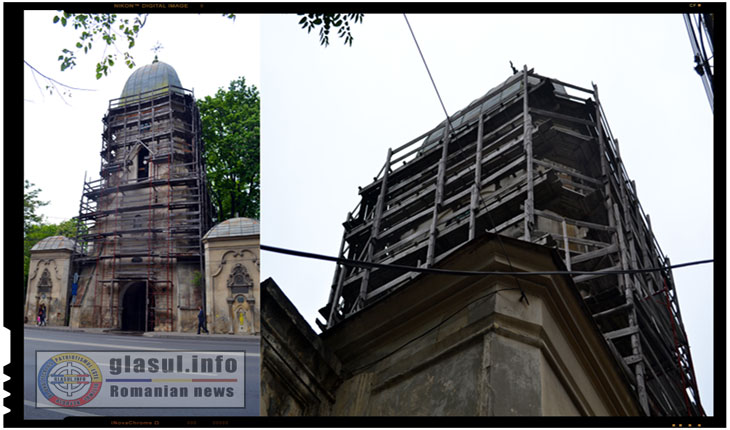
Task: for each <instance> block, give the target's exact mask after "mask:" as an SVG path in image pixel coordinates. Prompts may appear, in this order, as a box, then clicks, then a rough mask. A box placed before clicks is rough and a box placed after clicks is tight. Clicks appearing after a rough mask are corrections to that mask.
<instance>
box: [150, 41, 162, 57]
mask: <svg viewBox="0 0 730 430" xmlns="http://www.w3.org/2000/svg"><path fill="white" fill-rule="evenodd" d="M163 49H164V47H163V46H162V44H161V43H160V41H159V40H158V41H157V43H155V46H153V47H152V48H150V51H154V53H155V60H154V61H153V63H156V62H157V61H158V60H157V53H158V52H159V51H162V50H163Z"/></svg>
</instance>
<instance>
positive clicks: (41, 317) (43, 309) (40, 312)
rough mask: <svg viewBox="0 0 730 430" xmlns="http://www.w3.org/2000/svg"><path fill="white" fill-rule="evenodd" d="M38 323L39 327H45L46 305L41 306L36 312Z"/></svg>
mask: <svg viewBox="0 0 730 430" xmlns="http://www.w3.org/2000/svg"><path fill="white" fill-rule="evenodd" d="M38 317H39V320H38V323H39V325H41V326H44V325H46V305H44V304H41V308H40V309H39V310H38Z"/></svg>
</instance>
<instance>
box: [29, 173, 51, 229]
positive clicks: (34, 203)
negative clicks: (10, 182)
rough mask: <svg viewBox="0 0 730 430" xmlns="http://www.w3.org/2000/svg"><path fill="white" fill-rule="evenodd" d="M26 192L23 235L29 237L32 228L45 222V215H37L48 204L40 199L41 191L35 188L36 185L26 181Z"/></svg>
mask: <svg viewBox="0 0 730 430" xmlns="http://www.w3.org/2000/svg"><path fill="white" fill-rule="evenodd" d="M24 188H25V191H24V193H23V235H27V234H28V231H29V230H30V228H31V226H33V225H36V224H40V223H41V222H43V215H39V214H37V213H36V210H38V209H39V208H40V207H41V206H45V205H47V204H48V202H44V201H41V200H40V199H39V198H38V194H40V192H41V189H40V188H38V189H36V188H35V184H31V183H30V182H28V180H27V179H26V180H25V186H24Z"/></svg>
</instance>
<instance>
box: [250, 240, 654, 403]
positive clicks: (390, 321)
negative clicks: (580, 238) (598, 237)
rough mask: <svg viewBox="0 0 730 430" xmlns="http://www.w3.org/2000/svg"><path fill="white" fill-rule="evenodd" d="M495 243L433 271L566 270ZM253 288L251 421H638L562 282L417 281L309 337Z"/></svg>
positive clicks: (610, 361)
mask: <svg viewBox="0 0 730 430" xmlns="http://www.w3.org/2000/svg"><path fill="white" fill-rule="evenodd" d="M503 242H504V243H503V246H502V245H501V244H500V243H499V241H498V240H497V239H496V236H494V235H488V236H486V237H483V238H481V239H477V240H475V241H472V242H471V243H469V244H467V245H465V246H464V248H463V249H461V250H459V251H457V252H455V253H454V254H452V255H451V256H450V257H448V258H446V259H445V260H444V261H442V262H441V263H440V264H439V265H438V267H439V268H441V269H451V270H466V271H554V270H565V269H564V267H563V265H562V263H561V262H560V259H559V257H558V256H557V254H556V253H555V251H554V250H552V249H549V248H546V247H543V246H540V245H535V244H531V243H526V242H522V241H519V240H514V239H510V238H503ZM505 252H506V253H507V254H508V255H509V258H510V261H511V264H509V263H508V262H507V260H506V258H505V257H504V254H505ZM263 287H264V303H263V308H262V320H263V327H264V330H263V333H262V381H261V383H262V390H261V392H262V398H261V404H262V411H261V412H262V414H269V415H279V414H292V415H335V416H345V415H347V416H358V415H359V416H364V415H368V416H396V415H398V416H445V415H449V416H454V415H462V416H555V415H561V416H632V415H638V414H640V412H639V403H638V400H637V399H636V398H635V395H634V393H633V391H632V390H631V388H630V385H629V382H628V380H627V378H626V376H625V374H624V373H623V372H622V370H621V369H620V368H619V366H618V365H617V363H616V360H615V358H614V357H613V355H612V353H611V351H610V349H609V346H608V344H607V342H606V340H605V339H604V338H603V336H602V335H601V333H600V331H599V330H598V328H597V327H596V325H595V323H594V322H593V320H592V318H591V316H590V314H589V313H588V311H587V309H586V307H585V305H584V304H583V301H582V299H581V297H580V295H579V293H578V291H577V289H576V287H575V285H574V284H573V282H572V281H571V280H570V278H569V277H565V276H529V277H520V280H519V284H518V283H517V282H516V281H515V278H514V277H508V276H450V275H436V274H422V275H417V276H415V277H414V278H413V279H412V280H411V282H409V283H407V284H405V285H404V286H403V287H402V288H400V289H398V290H397V291H394V292H393V293H392V294H390V295H388V296H387V297H384V298H382V299H380V300H378V301H376V302H375V303H372V304H371V305H369V306H366V307H365V308H364V309H362V310H361V311H360V312H358V313H356V314H354V315H352V316H351V317H349V318H347V319H345V320H344V321H341V322H339V323H337V324H336V325H335V326H333V327H332V328H330V329H328V330H327V331H325V332H324V333H322V334H321V335H319V336H317V335H316V334H314V332H313V331H312V330H311V328H309V325H308V324H306V322H304V321H303V319H302V318H301V316H300V315H299V314H298V312H296V309H294V308H293V306H292V305H291V303H290V302H289V301H288V300H285V296H284V295H283V293H281V291H280V290H279V289H278V287H277V286H276V284H275V283H274V282H273V281H272V280H271V279H268V280H266V281H265V282H264V286H263ZM522 292H524V297H523V296H522ZM282 375H283V376H282ZM277 405H289V406H290V407H287V408H282V407H281V406H277Z"/></svg>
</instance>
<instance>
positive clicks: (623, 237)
mask: <svg viewBox="0 0 730 430" xmlns="http://www.w3.org/2000/svg"><path fill="white" fill-rule="evenodd" d="M343 225H344V227H345V231H344V234H343V238H342V242H341V245H340V253H339V258H346V259H350V260H357V261H366V262H372V263H380V264H384V265H389V264H390V265H400V266H411V267H426V268H427V267H434V266H437V265H438V264H439V262H441V261H443V260H444V259H446V258H447V257H448V256H449V255H451V254H453V253H454V252H456V251H458V250H459V249H461V248H462V247H463V246H464V245H465V244H466V243H467V242H469V241H471V240H473V239H474V238H475V237H478V236H479V235H480V234H484V233H485V232H489V233H497V234H499V235H504V236H509V237H513V238H518V239H522V240H525V241H529V242H533V243H538V244H542V245H545V246H550V247H554V248H557V249H558V250H559V252H560V253H561V255H562V256H563V260H564V263H565V266H566V267H567V268H568V270H571V269H572V270H575V271H590V272H592V273H591V274H580V275H573V276H572V278H573V282H574V284H575V285H576V287H577V288H578V290H579V291H580V293H581V295H582V297H583V300H584V301H585V303H586V304H587V305H588V307H589V308H590V310H591V313H592V314H593V317H594V319H595V321H596V323H597V325H598V327H599V328H600V329H601V331H602V333H603V335H604V337H605V339H606V340H607V344H608V346H609V348H610V349H611V350H612V352H613V354H614V356H615V358H616V360H617V361H618V362H619V363H620V366H621V367H622V369H624V371H625V373H626V375H627V378H628V380H629V381H631V384H632V385H633V389H634V390H635V392H636V396H637V399H638V401H639V404H640V405H641V406H642V408H643V411H644V413H645V414H646V415H662V416H664V415H669V416H677V415H684V416H702V415H704V411H703V409H702V405H701V402H700V398H699V391H698V389H697V381H696V378H695V373H694V369H693V366H692V359H691V354H690V349H689V341H688V339H687V335H686V333H685V330H684V326H683V324H682V318H681V314H680V312H679V303H678V298H677V292H676V289H675V286H674V281H673V278H672V273H671V270H670V269H669V268H668V267H669V266H670V264H669V259H668V258H667V257H666V256H665V254H664V253H663V252H662V250H661V248H660V247H659V243H658V242H657V240H656V238H655V237H654V234H653V232H652V229H651V222H650V218H649V216H648V215H647V214H645V213H644V210H643V208H642V207H641V204H640V203H639V200H638V197H637V191H636V184H635V183H634V182H633V181H632V180H631V179H630V178H629V176H628V173H627V172H626V168H625V167H624V164H623V162H622V161H621V156H620V152H619V144H618V139H616V138H615V137H614V135H613V133H612V132H611V129H610V127H609V125H608V121H607V120H606V114H605V112H604V109H603V107H602V106H601V103H600V101H599V98H598V88H597V87H596V86H595V85H594V86H593V88H592V89H588V88H582V87H579V86H576V85H572V84H569V83H565V82H561V81H559V80H557V79H551V78H548V77H545V76H540V75H538V74H536V73H534V71H533V70H529V71H528V70H527V68H525V69H524V70H523V71H522V72H518V73H516V74H515V75H513V76H511V77H510V78H509V79H507V80H506V81H504V82H503V83H502V84H501V85H499V86H498V87H496V88H494V89H492V90H491V91H489V92H488V93H487V94H486V95H484V96H483V97H481V98H479V99H477V100H475V101H473V102H472V103H471V104H469V106H467V107H466V108H464V109H463V110H461V111H459V112H457V113H455V114H454V115H452V116H450V117H449V118H448V119H447V120H445V121H443V122H442V123H441V124H439V125H438V126H436V127H435V128H433V129H432V130H430V131H428V132H426V133H424V134H422V135H421V136H419V137H417V138H416V139H413V140H412V141H410V142H408V143H406V144H405V145H402V146H400V147H398V148H395V149H389V150H388V153H387V156H386V162H385V164H384V165H383V167H382V168H381V169H380V172H379V173H378V174H377V176H376V178H375V180H374V182H372V183H371V184H369V185H367V186H365V187H362V188H361V189H360V202H359V203H358V205H357V206H356V207H355V208H354V209H353V210H352V211H351V212H350V213H349V214H348V215H347V219H346V220H345V222H344V224H343ZM654 267H664V268H667V269H666V270H664V271H663V272H651V273H632V274H609V273H601V272H604V271H611V270H624V271H626V270H631V269H647V268H654ZM415 275H416V273H415V272H408V273H403V272H402V271H400V270H399V269H395V268H394V269H389V268H388V267H387V266H382V267H377V268H363V267H361V266H359V267H358V266H350V265H345V264H338V265H337V268H336V271H335V274H334V278H333V281H332V286H331V290H330V295H329V300H328V303H327V305H326V306H324V307H323V308H322V309H320V313H321V314H322V316H323V317H324V318H325V319H326V324H321V323H320V328H321V329H322V330H328V329H329V328H331V327H333V326H335V325H337V324H338V323H340V322H342V321H344V320H346V319H347V318H349V317H350V316H352V315H354V314H356V313H357V312H359V311H360V310H362V309H364V308H367V307H368V306H371V305H372V304H374V303H375V302H377V301H379V300H380V299H381V298H383V297H385V296H388V295H390V294H392V293H393V292H395V291H396V290H398V289H399V288H401V287H403V286H405V285H406V284H407V283H408V282H409V281H410V280H411V279H413V278H414V277H415ZM318 323H319V321H318Z"/></svg>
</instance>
